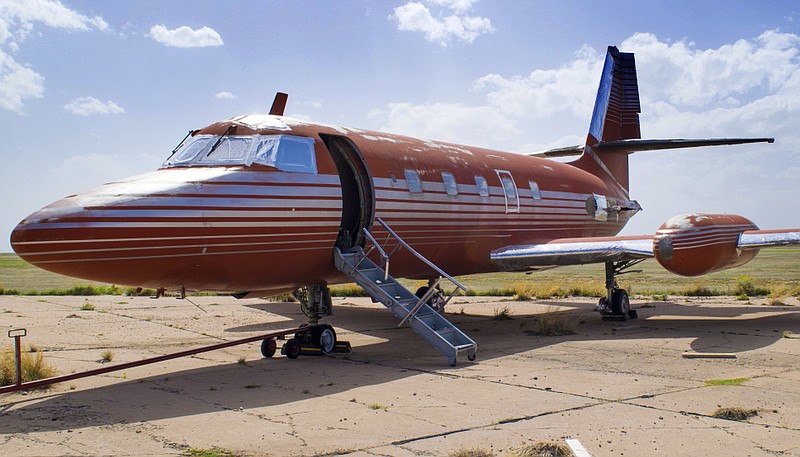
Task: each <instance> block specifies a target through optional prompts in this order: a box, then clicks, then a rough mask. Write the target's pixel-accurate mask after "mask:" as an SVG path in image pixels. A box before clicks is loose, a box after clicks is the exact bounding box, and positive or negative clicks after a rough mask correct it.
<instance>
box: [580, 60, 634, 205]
mask: <svg viewBox="0 0 800 457" xmlns="http://www.w3.org/2000/svg"><path fill="white" fill-rule="evenodd" d="M640 112H641V107H640V105H639V84H638V82H637V79H636V62H635V60H634V58H633V53H629V52H620V51H619V50H618V49H617V48H616V47H615V46H609V47H608V53H607V54H606V61H605V65H604V66H603V74H602V76H601V78H600V87H599V88H598V89H597V99H596V101H595V104H594V112H593V113H592V123H591V125H590V126H589V134H588V135H587V136H586V144H585V146H584V150H583V156H582V157H581V158H580V159H578V160H577V161H576V162H575V163H574V164H575V165H576V166H578V167H580V168H583V169H586V170H589V171H592V172H593V173H595V174H598V175H607V176H609V177H611V178H612V179H613V180H614V181H615V182H616V183H617V184H619V186H620V187H622V188H623V189H624V190H625V191H626V193H627V190H628V154H630V152H629V151H625V150H619V149H617V150H614V151H613V152H606V151H601V150H600V149H599V148H597V145H598V144H599V143H600V142H613V141H618V140H631V139H639V138H641V132H640V130H639V113H640Z"/></svg>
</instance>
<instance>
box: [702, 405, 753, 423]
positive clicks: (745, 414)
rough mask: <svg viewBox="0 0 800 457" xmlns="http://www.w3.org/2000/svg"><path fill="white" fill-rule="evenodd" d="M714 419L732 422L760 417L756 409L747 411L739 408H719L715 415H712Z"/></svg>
mask: <svg viewBox="0 0 800 457" xmlns="http://www.w3.org/2000/svg"><path fill="white" fill-rule="evenodd" d="M711 415H712V416H713V417H716V418H717V419H727V420H732V421H743V420H747V419H750V418H751V417H753V416H758V410H755V409H745V408H739V407H733V408H719V409H717V410H716V411H714V412H713V413H711Z"/></svg>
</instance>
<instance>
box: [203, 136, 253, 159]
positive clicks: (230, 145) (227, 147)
mask: <svg viewBox="0 0 800 457" xmlns="http://www.w3.org/2000/svg"><path fill="white" fill-rule="evenodd" d="M252 143H253V137H249V136H226V137H224V138H222V140H221V141H220V142H219V144H218V145H217V147H216V148H214V150H213V151H211V153H210V154H209V153H206V154H201V155H200V159H199V161H198V162H199V163H218V164H241V163H245V160H246V159H247V156H248V153H249V152H250V146H251V144H252Z"/></svg>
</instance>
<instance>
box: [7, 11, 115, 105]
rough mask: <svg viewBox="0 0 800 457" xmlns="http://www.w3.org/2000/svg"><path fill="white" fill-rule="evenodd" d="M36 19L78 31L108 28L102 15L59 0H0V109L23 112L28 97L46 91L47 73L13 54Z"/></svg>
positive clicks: (31, 28)
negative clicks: (88, 14) (24, 63)
mask: <svg viewBox="0 0 800 457" xmlns="http://www.w3.org/2000/svg"><path fill="white" fill-rule="evenodd" d="M37 23H40V24H44V25H46V26H48V27H53V28H59V29H65V30H75V31H88V30H91V29H97V30H107V29H108V24H107V23H106V22H105V21H104V20H103V18H101V17H99V16H95V17H88V16H84V15H82V14H80V13H78V12H77V11H74V10H71V9H69V8H67V7H65V6H64V5H62V4H61V2H59V1H57V0H3V1H0V109H5V110H8V111H14V112H17V113H18V114H23V113H24V111H23V108H24V103H23V102H24V100H25V99H31V98H42V96H43V94H44V76H42V75H40V74H39V73H37V72H36V71H34V70H33V69H31V68H28V67H26V66H25V65H22V64H20V63H18V62H17V61H16V60H15V59H14V58H13V57H12V55H11V53H15V52H17V51H18V50H19V45H20V43H22V42H24V41H25V40H26V39H27V38H28V37H29V36H30V34H31V33H32V32H33V30H34V25H35V24H37Z"/></svg>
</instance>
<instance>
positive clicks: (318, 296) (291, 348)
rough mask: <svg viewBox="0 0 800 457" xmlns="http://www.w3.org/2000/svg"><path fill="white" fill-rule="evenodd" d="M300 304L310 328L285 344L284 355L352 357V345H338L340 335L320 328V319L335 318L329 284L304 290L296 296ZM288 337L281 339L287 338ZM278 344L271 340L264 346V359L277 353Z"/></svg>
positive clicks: (323, 326) (301, 331) (291, 357)
mask: <svg viewBox="0 0 800 457" xmlns="http://www.w3.org/2000/svg"><path fill="white" fill-rule="evenodd" d="M292 295H293V296H294V297H295V298H296V299H297V300H298V301H299V302H300V308H301V309H302V311H303V314H305V315H306V316H307V317H308V325H306V326H305V327H303V329H302V330H300V331H297V332H295V334H294V336H293V337H292V338H290V339H288V340H286V342H285V343H284V344H283V346H282V347H281V355H285V356H286V357H288V358H290V359H296V358H298V357H300V356H301V355H325V354H334V353H344V354H349V353H350V352H352V348H351V346H350V342H349V341H338V340H337V339H336V331H335V330H334V329H333V327H331V326H330V325H328V324H319V319H320V318H322V317H325V316H331V315H333V306H332V304H331V292H330V289H328V286H327V285H326V284H315V285H312V286H310V287H302V288H300V289H297V290H296V291H294V292H293V293H292ZM285 337H286V335H280V338H281V339H283V338H285ZM277 347H278V345H277V342H276V340H275V339H274V338H269V339H266V340H264V341H262V342H261V355H263V356H264V358H270V357H272V356H273V355H275V352H277Z"/></svg>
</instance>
